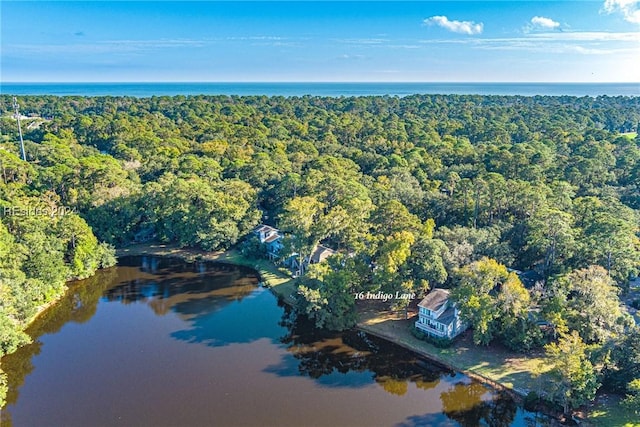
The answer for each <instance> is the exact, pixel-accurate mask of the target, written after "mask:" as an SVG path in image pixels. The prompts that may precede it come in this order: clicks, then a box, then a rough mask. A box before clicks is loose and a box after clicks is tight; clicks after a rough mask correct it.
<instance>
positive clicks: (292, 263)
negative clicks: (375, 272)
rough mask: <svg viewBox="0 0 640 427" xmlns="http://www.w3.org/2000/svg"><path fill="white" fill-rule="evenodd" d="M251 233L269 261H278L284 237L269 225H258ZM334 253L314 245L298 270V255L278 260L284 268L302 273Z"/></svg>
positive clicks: (326, 248) (294, 254) (321, 246)
mask: <svg viewBox="0 0 640 427" xmlns="http://www.w3.org/2000/svg"><path fill="white" fill-rule="evenodd" d="M253 233H254V234H255V235H256V236H257V237H258V239H259V240H260V243H264V245H265V247H266V249H267V256H268V257H269V259H270V260H271V261H276V260H279V259H280V257H281V255H282V254H281V253H280V252H281V251H282V248H283V247H284V245H283V244H282V239H283V238H284V235H283V234H282V233H281V232H280V230H278V229H277V228H274V227H271V226H270V225H264V224H260V225H259V226H257V227H256V228H255V229H254V230H253ZM335 253H336V251H334V250H333V249H331V248H328V247H326V246H323V245H316V247H315V248H314V249H313V251H312V252H311V254H310V255H309V257H308V258H306V259H305V260H304V261H303V266H302V268H300V263H299V261H298V254H297V253H293V254H290V255H289V256H288V257H287V258H286V259H283V260H280V262H282V263H283V264H284V265H285V266H287V267H289V268H290V269H291V270H295V271H301V270H302V271H303V270H304V269H305V268H306V267H307V266H308V265H309V264H319V263H321V262H322V261H324V260H325V259H327V258H329V257H330V256H331V255H335Z"/></svg>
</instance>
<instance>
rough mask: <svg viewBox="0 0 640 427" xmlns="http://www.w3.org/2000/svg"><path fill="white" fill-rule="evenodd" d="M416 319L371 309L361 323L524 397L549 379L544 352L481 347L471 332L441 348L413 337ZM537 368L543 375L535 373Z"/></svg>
mask: <svg viewBox="0 0 640 427" xmlns="http://www.w3.org/2000/svg"><path fill="white" fill-rule="evenodd" d="M413 322H415V319H408V320H405V319H398V318H396V317H394V316H390V315H389V314H388V313H387V314H385V313H383V312H381V313H377V314H376V313H372V312H371V311H370V310H368V311H363V315H362V316H361V321H360V323H359V324H358V326H359V327H360V328H361V329H362V330H364V331H367V332H371V333H373V334H374V335H377V336H380V337H383V338H387V339H388V340H390V341H393V342H396V343H398V344H400V345H402V346H404V347H407V348H409V349H411V350H414V351H415V352H416V353H420V354H423V355H425V356H426V357H428V358H430V359H433V360H435V361H437V362H440V363H442V364H443V365H445V366H448V367H450V368H452V369H455V370H457V371H461V372H464V373H467V374H470V375H471V376H477V377H479V379H481V380H483V381H485V382H488V383H498V384H499V385H501V386H504V387H506V388H508V389H511V390H514V391H516V392H517V393H518V394H520V395H523V396H524V395H526V394H527V393H528V392H529V391H536V389H538V388H539V386H540V385H542V382H544V381H549V378H548V374H546V372H548V371H549V370H550V369H551V367H550V366H546V365H545V364H544V359H543V358H542V357H541V356H542V353H541V352H538V353H532V354H528V355H523V354H520V353H514V352H511V351H509V350H507V349H505V348H503V347H500V346H495V345H492V346H490V347H478V346H476V345H474V344H473V342H472V340H471V334H470V332H466V333H465V334H463V335H462V336H461V337H459V338H457V339H456V340H455V342H454V344H453V345H452V346H451V347H450V348H446V349H442V348H438V347H435V346H433V345H431V344H429V343H427V342H425V341H422V340H419V339H417V338H416V337H414V336H413V335H412V334H411V332H410V327H411V326H412V324H413ZM536 371H540V372H541V373H542V375H541V376H540V377H538V376H536V375H534V374H532V372H536ZM494 385H496V384H494Z"/></svg>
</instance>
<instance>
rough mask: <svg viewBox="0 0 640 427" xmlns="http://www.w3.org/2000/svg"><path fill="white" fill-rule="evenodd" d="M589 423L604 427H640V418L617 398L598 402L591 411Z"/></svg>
mask: <svg viewBox="0 0 640 427" xmlns="http://www.w3.org/2000/svg"><path fill="white" fill-rule="evenodd" d="M589 421H590V422H591V423H593V425H595V426H602V427H610V426H616V427H617V426H619V427H640V419H639V416H638V415H636V414H633V413H632V412H631V411H630V410H628V409H627V408H625V407H624V406H622V405H621V404H620V398H616V397H608V398H607V399H606V400H601V401H598V402H597V403H596V404H595V405H594V407H593V408H591V409H590V410H589Z"/></svg>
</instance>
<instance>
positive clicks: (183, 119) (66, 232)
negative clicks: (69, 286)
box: [0, 95, 640, 409]
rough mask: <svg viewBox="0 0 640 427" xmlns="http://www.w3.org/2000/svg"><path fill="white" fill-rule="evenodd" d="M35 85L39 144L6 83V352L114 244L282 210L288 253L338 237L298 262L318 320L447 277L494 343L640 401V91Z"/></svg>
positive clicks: (1, 273) (482, 341)
mask: <svg viewBox="0 0 640 427" xmlns="http://www.w3.org/2000/svg"><path fill="white" fill-rule="evenodd" d="M19 102H20V105H21V113H22V114H23V115H24V118H23V119H22V124H23V130H24V137H25V151H26V156H27V161H26V162H25V161H23V160H22V159H21V157H20V149H19V145H18V143H17V141H18V132H17V125H16V120H15V118H14V117H12V115H11V105H12V100H11V98H10V97H8V96H2V97H0V114H1V119H0V132H1V136H0V138H1V139H0V174H1V176H0V214H1V215H0V355H1V354H6V353H8V352H11V351H13V350H14V349H15V348H16V347H17V346H19V345H20V344H21V343H22V342H24V341H25V340H26V339H27V337H26V336H25V335H24V334H23V333H22V332H21V329H22V328H23V327H24V325H25V324H26V323H27V322H28V321H29V319H30V318H32V317H33V315H34V314H35V313H36V310H37V309H38V307H40V306H42V305H43V304H46V302H47V301H51V300H53V299H55V298H56V297H57V296H58V295H60V293H61V292H64V283H65V281H66V280H68V279H71V278H75V277H87V276H89V275H91V274H92V273H93V272H94V271H95V269H96V268H100V267H102V266H108V265H112V264H113V263H114V258H113V247H114V246H116V247H117V246H122V245H126V244H129V243H132V242H146V241H162V242H172V243H176V244H178V245H180V246H189V247H199V248H202V249H205V250H217V249H227V248H229V247H231V246H233V245H236V244H237V243H238V242H241V241H242V240H243V239H244V242H243V243H241V245H242V247H243V249H244V250H245V252H246V253H252V254H253V255H254V256H257V255H259V252H260V248H259V247H257V246H256V244H255V241H252V240H251V239H246V238H245V237H246V236H247V235H249V234H250V231H251V230H252V229H253V228H254V227H255V226H256V225H257V224H258V223H260V222H264V223H267V224H270V225H274V226H277V227H279V228H280V229H281V230H283V231H284V232H285V233H286V236H287V237H286V245H285V249H286V250H287V251H289V252H291V253H294V252H295V253H298V254H309V252H310V251H311V250H312V249H313V248H314V247H315V246H316V245H317V244H318V243H319V242H322V243H323V244H325V245H327V246H329V247H332V248H335V249H337V250H338V252H339V254H338V255H337V256H334V257H331V258H330V259H329V260H328V262H326V263H322V264H317V265H314V266H312V267H310V268H309V269H308V271H307V273H306V275H305V276H304V277H302V278H301V279H300V280H299V301H298V309H299V310H301V311H302V312H304V313H306V314H308V315H309V316H310V317H311V318H312V319H314V320H315V321H316V324H317V325H318V326H320V327H327V328H330V329H345V328H348V327H351V326H352V325H353V324H354V322H355V320H356V312H355V303H354V297H353V295H354V293H356V292H363V291H373V292H376V291H384V292H396V291H402V292H416V293H417V294H420V295H421V294H424V292H426V291H427V290H428V289H430V288H434V287H446V288H450V289H452V295H453V297H454V299H455V300H456V301H457V302H458V305H459V307H460V310H461V314H462V316H463V318H464V319H465V320H466V321H467V322H468V323H469V324H470V325H471V326H472V328H473V339H474V342H475V343H476V344H478V345H489V344H490V343H492V342H500V343H502V344H503V345H506V346H507V347H509V348H511V349H513V350H516V351H529V350H531V349H534V348H545V349H546V352H547V354H548V357H549V358H550V360H553V361H554V365H555V366H556V368H555V369H556V370H557V372H556V374H557V375H558V381H557V389H555V390H552V391H551V392H550V393H553V395H554V396H556V398H557V401H558V403H560V404H561V405H562V406H564V408H565V409H569V408H572V407H575V406H578V405H580V404H582V403H584V402H585V401H588V400H590V399H592V398H593V396H594V394H595V392H596V390H597V389H598V388H599V387H600V386H601V385H602V384H604V385H605V386H606V387H608V388H609V389H611V390H615V391H618V392H620V393H622V394H625V393H626V394H627V395H628V397H627V399H628V401H629V402H630V405H631V406H633V405H634V404H638V403H639V401H640V356H639V355H640V332H639V331H638V327H637V326H635V322H634V320H633V319H632V318H631V317H630V316H629V315H628V314H627V313H626V311H625V310H623V308H622V307H621V305H620V295H621V294H623V293H624V292H626V291H627V289H628V283H629V279H630V278H631V277H635V276H636V275H637V274H638V269H639V268H640V238H639V229H640V138H639V137H638V136H637V133H636V132H638V127H639V123H640V97H607V96H603V97H597V98H591V97H583V98H576V97H547V96H537V97H518V96H460V95H448V96H444V95H415V96H408V97H403V98H398V97H341V98H326V97H311V96H305V97H292V98H283V97H265V96H250V97H238V96H230V97H229V96H188V97H187V96H176V97H152V98H143V99H140V98H133V97H93V98H87V97H54V96H39V97H22V98H20V99H19ZM101 242H103V243H101ZM514 270H519V271H534V272H535V274H536V275H538V276H539V277H540V278H541V280H540V281H539V282H538V283H537V285H535V286H533V287H530V288H529V289H528V288H527V287H525V285H524V284H523V283H522V281H521V280H520V279H519V278H518V276H517V275H516V274H515V273H514ZM403 303H404V304H406V300H404V301H402V300H401V301H391V302H390V304H393V305H394V307H393V308H394V309H399V308H403V307H401V306H399V305H402V304H403ZM541 324H544V325H545V328H541V327H540V325H541ZM634 399H635V400H634ZM634 402H635V403H634ZM637 407H640V405H638V406H637Z"/></svg>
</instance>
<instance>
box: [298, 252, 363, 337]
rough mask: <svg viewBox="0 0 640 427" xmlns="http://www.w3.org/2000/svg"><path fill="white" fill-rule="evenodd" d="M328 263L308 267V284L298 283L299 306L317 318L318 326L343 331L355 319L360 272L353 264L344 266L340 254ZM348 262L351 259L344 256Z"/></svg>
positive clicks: (313, 317) (350, 325)
mask: <svg viewBox="0 0 640 427" xmlns="http://www.w3.org/2000/svg"><path fill="white" fill-rule="evenodd" d="M332 258H335V259H332V260H331V262H330V263H329V264H326V263H323V264H320V265H314V266H312V267H313V268H310V269H309V272H308V273H307V277H306V278H305V282H306V284H303V285H300V286H299V287H298V298H297V307H298V309H299V310H300V311H301V312H302V313H304V314H306V315H308V316H309V317H310V318H311V319H314V321H315V324H316V326H317V327H319V328H327V329H330V330H336V331H341V330H345V329H348V328H351V327H353V325H355V322H356V312H355V299H354V296H353V295H354V293H353V289H354V288H355V286H356V285H357V276H356V275H355V274H354V270H353V268H352V266H347V267H346V268H344V267H343V266H342V260H341V259H340V257H332ZM345 264H347V265H348V264H351V261H347V260H345Z"/></svg>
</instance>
